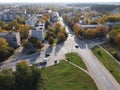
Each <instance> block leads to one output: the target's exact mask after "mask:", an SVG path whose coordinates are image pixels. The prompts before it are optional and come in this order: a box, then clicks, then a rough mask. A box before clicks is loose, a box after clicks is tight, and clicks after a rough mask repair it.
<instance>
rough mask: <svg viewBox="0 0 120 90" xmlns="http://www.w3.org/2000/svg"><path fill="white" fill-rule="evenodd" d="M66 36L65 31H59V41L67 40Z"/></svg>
mask: <svg viewBox="0 0 120 90" xmlns="http://www.w3.org/2000/svg"><path fill="white" fill-rule="evenodd" d="M65 39H66V37H65V34H64V33H63V32H59V33H58V43H60V42H63V41H65Z"/></svg>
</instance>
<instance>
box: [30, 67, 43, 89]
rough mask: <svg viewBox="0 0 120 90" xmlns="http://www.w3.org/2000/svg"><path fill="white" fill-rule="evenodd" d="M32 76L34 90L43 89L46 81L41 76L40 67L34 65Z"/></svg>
mask: <svg viewBox="0 0 120 90" xmlns="http://www.w3.org/2000/svg"><path fill="white" fill-rule="evenodd" d="M31 70H32V73H33V74H32V77H33V83H32V85H33V90H43V89H44V82H43V79H42V76H41V71H40V69H39V68H38V67H36V66H32V67H31Z"/></svg>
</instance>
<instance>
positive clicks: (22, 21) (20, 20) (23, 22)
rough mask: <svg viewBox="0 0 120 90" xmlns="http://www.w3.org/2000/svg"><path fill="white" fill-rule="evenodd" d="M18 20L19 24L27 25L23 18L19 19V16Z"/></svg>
mask: <svg viewBox="0 0 120 90" xmlns="http://www.w3.org/2000/svg"><path fill="white" fill-rule="evenodd" d="M16 20H17V22H18V23H19V24H25V20H24V19H23V18H21V17H19V16H18V17H17V19H16Z"/></svg>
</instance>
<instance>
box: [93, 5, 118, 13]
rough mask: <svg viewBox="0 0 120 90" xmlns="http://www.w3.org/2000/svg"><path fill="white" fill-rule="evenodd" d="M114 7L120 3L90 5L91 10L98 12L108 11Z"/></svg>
mask: <svg viewBox="0 0 120 90" xmlns="http://www.w3.org/2000/svg"><path fill="white" fill-rule="evenodd" d="M116 8H120V5H100V4H96V5H92V6H91V10H96V11H98V12H103V13H105V12H110V11H112V10H114V9H116Z"/></svg>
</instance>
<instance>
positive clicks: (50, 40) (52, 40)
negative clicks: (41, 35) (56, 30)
mask: <svg viewBox="0 0 120 90" xmlns="http://www.w3.org/2000/svg"><path fill="white" fill-rule="evenodd" d="M48 42H49V44H50V45H52V44H53V43H54V38H53V37H52V36H50V37H49V39H48Z"/></svg>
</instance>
